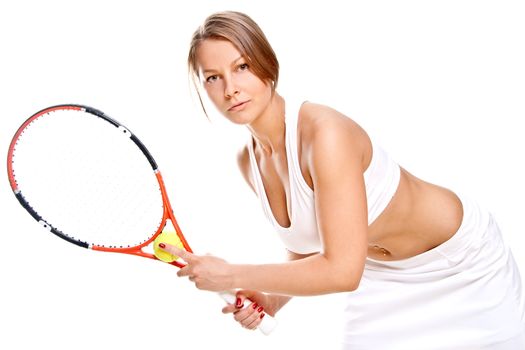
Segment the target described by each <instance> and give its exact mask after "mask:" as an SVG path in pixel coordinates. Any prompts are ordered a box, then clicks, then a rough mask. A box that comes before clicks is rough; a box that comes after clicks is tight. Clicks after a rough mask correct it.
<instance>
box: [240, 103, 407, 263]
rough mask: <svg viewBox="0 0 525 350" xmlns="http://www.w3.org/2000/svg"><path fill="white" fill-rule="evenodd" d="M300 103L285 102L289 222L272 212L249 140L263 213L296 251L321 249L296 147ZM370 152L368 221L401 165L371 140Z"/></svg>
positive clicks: (393, 185) (392, 187) (310, 193)
mask: <svg viewBox="0 0 525 350" xmlns="http://www.w3.org/2000/svg"><path fill="white" fill-rule="evenodd" d="M300 106H301V104H292V103H290V102H288V103H286V112H285V123H286V143H285V145H286V157H287V162H288V172H289V176H288V178H289V181H290V197H291V198H290V201H291V203H290V206H291V214H290V222H291V224H290V226H289V227H282V226H281V225H280V224H279V223H278V222H277V220H276V219H275V217H274V216H273V213H272V209H271V207H270V202H269V201H268V197H267V196H266V192H265V190H264V185H263V182H262V179H261V174H260V172H259V167H258V165H257V161H256V158H255V153H254V149H253V139H252V138H250V142H248V151H249V155H250V165H251V171H252V178H253V180H254V185H255V190H256V192H257V196H258V197H259V199H260V200H261V204H262V208H263V211H264V214H265V215H266V217H267V218H268V220H269V221H270V222H271V223H272V225H273V226H274V227H275V229H276V231H277V233H278V235H279V237H280V238H281V240H282V241H283V243H284V245H285V246H286V248H287V249H288V250H290V251H292V252H295V253H298V254H309V253H315V252H320V251H322V250H323V247H322V244H321V239H320V237H319V229H318V226H317V220H316V215H315V202H314V196H315V194H314V191H313V190H312V189H311V188H310V187H309V186H308V184H307V183H306V181H305V180H304V178H303V175H302V173H301V168H300V166H299V158H298V147H297V120H298V115H299V108H300ZM372 148H373V155H372V159H371V161H370V165H369V166H368V168H367V169H366V171H365V172H364V173H363V176H364V181H365V186H366V198H367V204H368V224H369V225H370V224H371V223H372V222H374V220H375V219H376V218H377V217H378V216H379V215H380V214H381V213H382V212H383V210H384V209H385V208H386V206H387V205H388V203H389V202H390V200H391V199H392V197H393V196H394V194H395V192H396V190H397V187H398V185H399V178H400V168H399V165H398V164H397V163H395V162H394V161H393V160H392V159H391V158H390V157H389V155H388V154H387V153H386V152H385V151H384V150H383V149H381V148H380V147H378V146H377V145H375V144H374V143H373V142H372Z"/></svg>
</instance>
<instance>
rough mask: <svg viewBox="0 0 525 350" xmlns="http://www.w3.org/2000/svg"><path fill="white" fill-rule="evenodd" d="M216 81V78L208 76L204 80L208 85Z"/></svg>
mask: <svg viewBox="0 0 525 350" xmlns="http://www.w3.org/2000/svg"><path fill="white" fill-rule="evenodd" d="M217 79H218V77H217V76H216V75H210V76H209V77H207V78H206V82H207V83H208V84H211V83H213V82H214V81H216V80H217Z"/></svg>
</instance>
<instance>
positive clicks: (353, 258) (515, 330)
mask: <svg viewBox="0 0 525 350" xmlns="http://www.w3.org/2000/svg"><path fill="white" fill-rule="evenodd" d="M188 63H189V69H190V74H192V75H193V77H194V81H195V82H196V85H199V84H202V86H203V88H204V90H205V91H206V93H207V95H208V97H209V99H210V100H211V101H212V102H213V104H214V106H215V107H216V108H217V109H218V111H219V112H220V113H221V114H223V115H224V117H225V118H227V119H228V120H230V121H231V122H233V123H235V124H239V125H243V126H246V127H247V128H248V130H249V131H250V133H251V135H252V138H251V141H250V142H249V143H248V144H247V145H246V146H245V147H244V148H243V149H242V150H241V151H240V153H239V156H238V163H239V167H240V170H241V172H242V174H243V176H244V178H245V179H246V182H247V183H248V185H249V186H250V187H251V188H252V190H253V191H254V192H255V193H256V195H257V196H258V197H259V198H260V199H261V203H262V207H263V210H264V212H265V214H266V215H267V217H268V219H269V220H270V222H271V223H272V224H273V226H274V227H275V229H276V231H277V233H278V235H279V236H280V238H281V239H282V240H283V243H284V245H285V246H286V248H287V249H288V251H289V258H290V259H289V260H290V261H288V262H284V263H278V264H264V265H239V264H229V263H227V262H225V261H224V260H222V259H219V258H217V257H213V256H197V255H194V254H190V253H187V252H184V251H181V250H179V249H177V248H175V247H173V246H170V245H166V246H165V249H166V250H167V251H168V252H171V253H173V254H175V255H179V256H181V257H182V258H183V259H184V260H186V262H187V263H188V264H187V266H186V267H185V268H183V269H181V270H180V271H179V273H178V274H179V276H187V277H189V279H190V280H192V281H193V282H195V284H196V286H197V287H198V288H200V289H206V290H213V291H221V290H227V289H233V288H234V289H239V292H238V293H237V303H236V305H228V306H227V307H225V308H224V309H223V312H226V313H233V315H234V318H235V319H236V320H237V321H238V322H239V323H240V324H241V325H242V326H244V327H246V328H249V329H253V328H256V327H257V325H258V324H259V323H260V319H261V318H262V317H263V315H264V313H263V311H264V312H266V313H268V314H270V315H274V314H275V313H277V312H278V311H279V310H280V309H281V308H282V307H283V306H284V305H285V304H286V303H287V302H288V301H289V299H290V298H291V297H292V296H298V295H319V294H325V293H336V292H348V297H347V305H346V309H345V313H346V316H347V317H346V325H345V336H344V345H345V346H346V347H348V348H352V349H376V348H377V349H386V348H388V349H398V348H399V349H425V350H428V349H449V348H450V349H479V348H490V349H507V348H508V349H521V348H525V335H524V333H525V326H524V323H525V322H524V320H525V315H524V304H525V303H524V294H523V292H522V289H521V281H520V276H519V272H518V269H517V267H516V264H515V262H514V260H513V257H512V254H511V253H510V251H509V249H508V248H507V247H506V246H505V245H504V244H503V242H502V239H501V235H500V232H499V230H498V227H497V225H496V224H495V222H494V220H493V219H492V216H491V215H490V214H489V213H488V212H486V211H484V210H483V209H481V208H479V207H478V206H477V205H476V204H475V203H474V202H472V201H470V200H467V199H465V198H463V197H458V195H457V194H456V193H454V192H452V191H450V190H448V189H446V188H443V187H439V186H436V185H433V184H430V183H428V182H425V181H423V180H421V179H419V178H417V177H416V176H414V175H412V174H411V173H409V172H408V171H406V170H405V169H403V168H402V167H400V166H399V165H398V164H396V163H395V162H394V161H393V160H392V159H391V158H390V157H389V155H388V154H387V153H386V152H385V151H384V150H382V149H381V148H380V147H378V146H377V145H376V144H375V143H374V142H373V140H371V139H370V138H369V136H368V135H367V133H366V132H365V131H364V130H363V129H362V128H361V127H360V126H359V125H358V124H357V123H356V122H354V121H353V120H352V119H350V118H348V117H346V116H344V115H343V114H341V113H339V112H338V111H336V110H334V109H332V108H330V107H327V106H323V105H319V104H315V103H311V102H304V101H294V100H291V99H285V98H283V97H282V96H281V95H279V93H278V92H277V91H276V87H277V82H278V76H279V64H278V61H277V58H276V57H275V54H274V52H273V50H272V48H271V46H270V44H269V43H268V41H267V39H266V37H265V36H264V34H263V32H262V31H261V29H260V28H259V27H258V26H257V24H256V23H255V22H253V20H251V19H250V18H249V17H248V16H246V15H244V14H241V13H238V12H222V13H216V14H213V15H211V16H210V17H208V18H207V19H206V20H205V22H204V24H203V25H202V26H201V27H199V29H198V30H197V31H196V32H195V34H194V35H193V38H192V42H191V45H190V51H189V58H188ZM198 90H199V89H198V87H197V91H198ZM199 97H200V95H199ZM201 102H202V101H201ZM203 109H204V106H203ZM205 112H206V111H205ZM247 298H249V299H250V300H252V301H253V304H251V305H252V307H250V308H242V306H243V304H244V303H245V301H246V299H247ZM246 302H248V301H246Z"/></svg>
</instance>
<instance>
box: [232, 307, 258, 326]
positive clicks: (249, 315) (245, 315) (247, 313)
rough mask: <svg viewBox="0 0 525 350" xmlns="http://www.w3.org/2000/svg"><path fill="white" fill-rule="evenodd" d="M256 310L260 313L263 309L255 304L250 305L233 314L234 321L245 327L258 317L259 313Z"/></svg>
mask: <svg viewBox="0 0 525 350" xmlns="http://www.w3.org/2000/svg"><path fill="white" fill-rule="evenodd" d="M237 310H238V309H237ZM258 310H261V311H262V310H263V307H262V306H259V305H258V304H257V303H252V304H250V305H248V306H247V307H245V308H244V309H241V310H238V311H237V312H234V319H235V320H236V321H237V322H240V323H241V324H242V325H243V326H247V325H249V324H250V323H251V322H253V321H254V320H255V319H256V318H257V317H258V315H259V313H260V312H259V311H258Z"/></svg>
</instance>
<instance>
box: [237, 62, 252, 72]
mask: <svg viewBox="0 0 525 350" xmlns="http://www.w3.org/2000/svg"><path fill="white" fill-rule="evenodd" d="M248 68H250V66H248V63H241V64H240V65H239V70H241V71H242V70H247V69H248Z"/></svg>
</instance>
